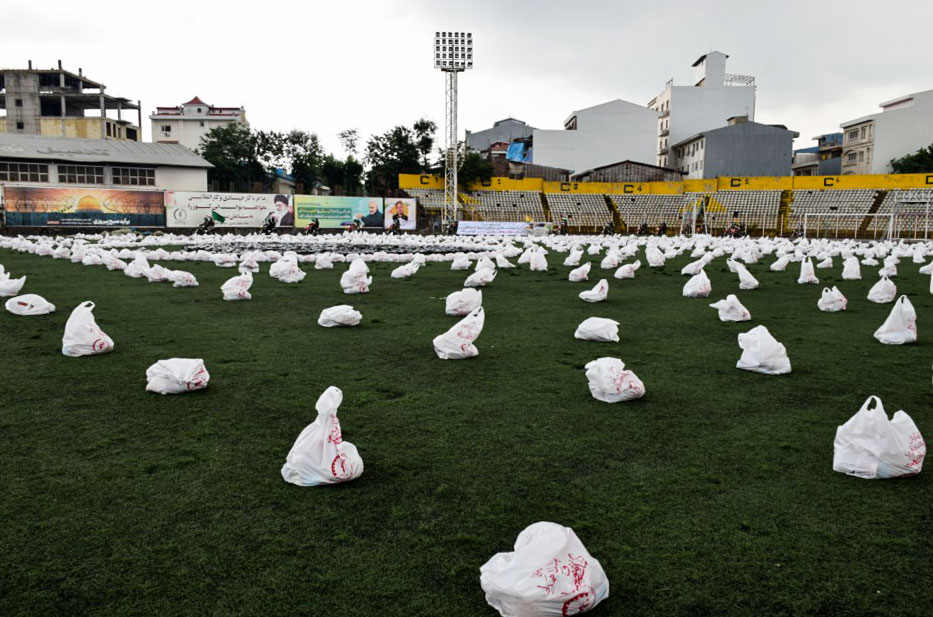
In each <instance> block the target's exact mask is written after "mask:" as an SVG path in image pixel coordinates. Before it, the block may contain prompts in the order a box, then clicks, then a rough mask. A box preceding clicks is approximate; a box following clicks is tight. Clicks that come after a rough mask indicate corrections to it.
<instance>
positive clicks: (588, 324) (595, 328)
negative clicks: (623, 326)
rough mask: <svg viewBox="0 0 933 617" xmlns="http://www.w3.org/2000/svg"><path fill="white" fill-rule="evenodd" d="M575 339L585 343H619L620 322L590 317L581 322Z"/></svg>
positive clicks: (575, 333)
mask: <svg viewBox="0 0 933 617" xmlns="http://www.w3.org/2000/svg"><path fill="white" fill-rule="evenodd" d="M573 338H577V339H580V340H583V341H599V342H612V343H618V342H619V322H618V321H616V320H615V319H606V318H605V317H589V318H587V319H584V320H583V321H582V322H580V325H579V326H577V330H576V332H574V333H573Z"/></svg>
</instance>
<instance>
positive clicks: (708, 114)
mask: <svg viewBox="0 0 933 617" xmlns="http://www.w3.org/2000/svg"><path fill="white" fill-rule="evenodd" d="M728 57H729V56H727V55H726V54H724V53H722V52H721V51H711V52H710V53H708V54H705V55H703V56H700V57H699V59H697V61H696V62H694V63H693V68H694V80H695V81H694V85H692V86H675V85H674V82H673V80H669V81H668V82H667V85H666V86H665V87H664V91H663V92H661V93H660V94H658V95H657V96H656V97H654V98H653V99H651V101H650V102H649V103H648V107H650V108H651V109H653V110H655V111H656V112H657V113H658V124H657V127H656V131H655V136H656V140H655V141H656V144H655V146H656V150H655V161H656V163H657V165H659V166H661V167H670V168H673V169H679V168H680V167H681V166H680V165H679V164H678V162H677V156H676V153H675V152H673V149H672V148H671V146H673V145H674V144H676V143H680V142H681V141H683V140H685V139H687V138H688V137H691V136H692V135H696V134H698V133H702V132H703V131H709V130H712V129H716V128H719V127H722V126H726V120H727V118H732V117H739V116H745V117H747V118H748V120H749V121H751V122H754V120H755V78H754V77H751V76H748V75H733V74H730V73H726V58H728Z"/></svg>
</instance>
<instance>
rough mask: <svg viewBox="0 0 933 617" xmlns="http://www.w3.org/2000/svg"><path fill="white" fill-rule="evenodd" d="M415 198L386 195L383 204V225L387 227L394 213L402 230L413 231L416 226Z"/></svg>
mask: <svg viewBox="0 0 933 617" xmlns="http://www.w3.org/2000/svg"><path fill="white" fill-rule="evenodd" d="M415 209H416V208H415V200H414V199H402V198H399V197H387V198H386V205H385V227H386V229H388V228H389V227H391V226H392V222H393V221H394V220H395V215H396V214H397V215H398V217H399V227H400V228H401V229H403V230H405V229H407V230H410V231H414V230H415V229H416V228H417V225H416V221H415Z"/></svg>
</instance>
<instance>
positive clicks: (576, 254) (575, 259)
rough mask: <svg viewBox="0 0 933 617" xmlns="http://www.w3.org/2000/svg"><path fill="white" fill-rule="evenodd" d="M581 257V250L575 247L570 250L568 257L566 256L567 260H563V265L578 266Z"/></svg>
mask: <svg viewBox="0 0 933 617" xmlns="http://www.w3.org/2000/svg"><path fill="white" fill-rule="evenodd" d="M581 257H583V249H581V248H580V247H577V246H575V247H573V248H572V249H571V250H570V255H568V256H567V259H565V260H564V265H565V266H579V265H580V258H581Z"/></svg>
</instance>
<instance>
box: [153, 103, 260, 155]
mask: <svg viewBox="0 0 933 617" xmlns="http://www.w3.org/2000/svg"><path fill="white" fill-rule="evenodd" d="M149 120H150V121H151V122H152V141H153V142H156V143H175V144H181V145H183V146H185V147H186V148H188V149H189V150H197V148H199V147H200V145H201V137H202V136H204V135H206V134H207V133H209V132H210V131H211V129H213V128H215V127H218V126H224V125H226V124H231V123H234V122H235V123H238V124H243V125H245V126H249V123H248V122H247V121H246V110H245V109H244V108H242V107H214V106H212V105H208V104H207V103H205V102H204V101H202V100H201V99H200V98H198V97H194V98H193V99H191V100H190V101H188V102H187V103H182V104H181V105H178V106H176V107H156V111H155V113H154V114H152V115H151V116H149Z"/></svg>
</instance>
